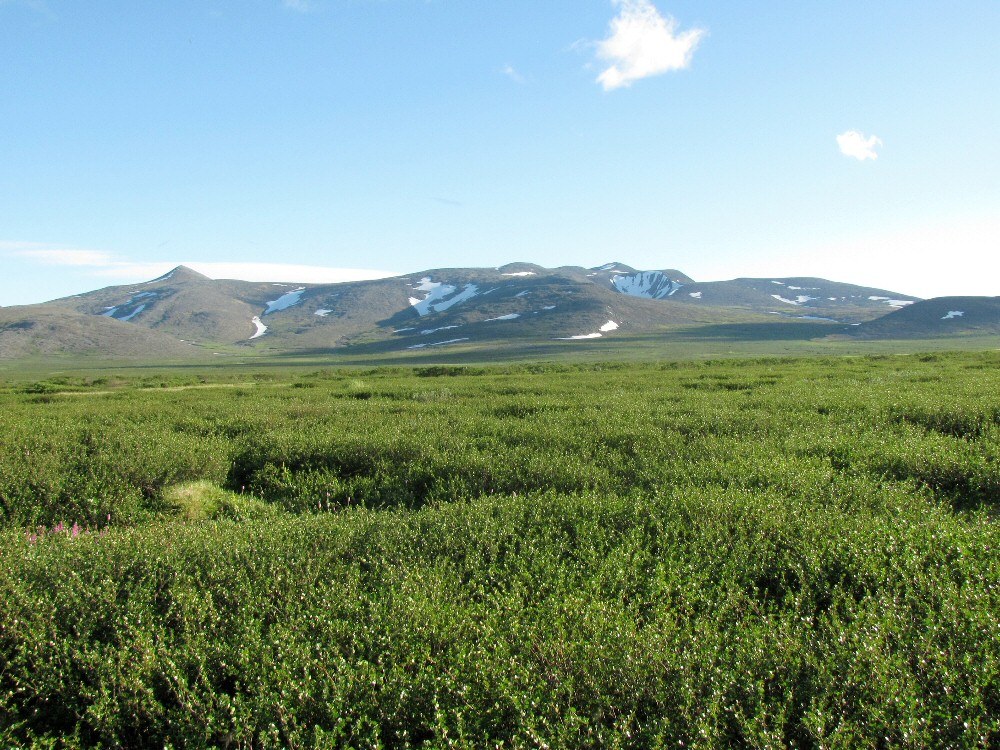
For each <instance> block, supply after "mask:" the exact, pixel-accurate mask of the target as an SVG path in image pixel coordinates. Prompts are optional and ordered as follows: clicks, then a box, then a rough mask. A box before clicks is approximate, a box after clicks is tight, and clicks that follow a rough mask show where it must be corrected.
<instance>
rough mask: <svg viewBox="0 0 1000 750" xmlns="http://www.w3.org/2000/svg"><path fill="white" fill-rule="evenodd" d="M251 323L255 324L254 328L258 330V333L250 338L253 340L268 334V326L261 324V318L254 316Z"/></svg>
mask: <svg viewBox="0 0 1000 750" xmlns="http://www.w3.org/2000/svg"><path fill="white" fill-rule="evenodd" d="M250 322H251V323H253V324H254V326H256V328H257V332H256V333H255V334H254V335H253V336H251V337H250V339H251V340H252V339H257V338H260V337H261V336H263V335H264V334H265V333H267V326H266V325H264V324H263V323H261V321H260V318H259V317H257V316H256V315H254V316H253V319H252V320H251V321H250Z"/></svg>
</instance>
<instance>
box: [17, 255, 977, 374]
mask: <svg viewBox="0 0 1000 750" xmlns="http://www.w3.org/2000/svg"><path fill="white" fill-rule="evenodd" d="M972 299H973V298H969V299H967V300H966V302H965V303H964V304H966V306H967V307H970V308H972V309H974V310H976V311H979V310H980V308H982V313H980V312H975V314H969V315H968V317H967V318H966V320H964V321H958V322H957V323H956V322H954V321H952V324H951V325H950V326H945V327H944V328H943V329H942V328H941V327H940V326H937V327H935V326H932V325H930V324H929V323H928V325H926V326H924V327H923V328H921V329H920V330H926V331H929V332H930V333H931V334H932V335H938V334H939V335H951V334H952V333H955V332H960V331H962V330H965V329H966V328H967V327H968V326H969V325H972V324H974V325H975V326H976V327H977V328H976V330H989V331H992V330H993V329H992V328H991V327H990V326H991V325H992V323H991V322H990V321H991V320H992V318H990V316H991V315H993V314H994V313H993V308H992V307H990V306H989V305H986V306H985V307H983V306H982V305H980V306H978V307H977V306H976V305H975V304H973V302H972V301H971V300H972ZM983 299H989V298H983ZM928 302H931V301H927V300H920V299H919V298H918V297H915V296H912V295H906V294H902V293H899V292H894V291H889V290H884V289H876V288H872V287H865V286H861V285H855V284H849V283H844V282H836V281H829V280H826V279H821V278H812V277H779V278H767V277H765V278H736V279H730V280H725V281H710V282H699V281H695V280H694V279H692V278H691V277H690V276H688V275H686V274H684V273H683V272H681V271H679V270H677V269H654V270H642V269H636V268H633V267H632V266H629V265H627V264H624V263H620V262H613V263H606V264H603V265H601V266H597V267H592V268H584V267H581V266H561V267H558V268H545V267H543V266H540V265H537V264H533V263H527V262H514V263H508V264H505V265H502V266H498V267H495V268H438V269H430V270H426V271H421V272H417V273H410V274H403V275H400V276H396V277H391V278H384V279H376V280H370V281H354V282H343V283H338V284H315V283H296V282H248V281H241V280H237V279H222V280H213V279H210V278H209V277H207V276H204V275H202V274H200V273H198V272H197V271H194V270H193V269H190V268H188V267H186V266H177V267H176V268H174V269H172V270H171V271H170V272H168V273H166V274H164V275H162V276H160V277H157V278H155V279H152V280H150V281H146V282H142V283H137V284H125V285H118V286H110V287H104V288H102V289H97V290H93V291H91V292H84V293H82V294H77V295H72V296H70V297H63V298H60V299H56V300H52V301H50V302H45V303H39V304H37V305H27V306H21V307H18V308H0V311H2V312H3V315H0V357H5V358H8V357H15V356H22V355H23V353H24V352H30V351H34V352H38V353H42V354H44V353H47V352H52V351H66V352H92V353H93V352H97V353H108V352H111V353H114V352H119V353H121V352H124V353H126V354H128V355H130V356H131V355H136V356H138V355H140V354H141V353H142V352H143V351H144V350H146V351H148V352H149V356H167V355H170V356H182V355H184V354H190V353H192V352H197V351H199V350H202V351H204V350H206V349H207V350H211V349H213V348H217V347H236V348H237V350H239V349H250V350H254V351H266V352H285V351H298V350H313V351H319V350H331V351H332V350H338V349H343V348H350V347H352V346H358V345H365V346H368V347H371V346H375V347H377V348H379V349H380V350H384V351H400V352H405V351H409V350H425V349H434V348H438V347H446V346H453V345H456V344H462V343H466V342H469V343H481V344H486V345H488V344H489V343H490V342H500V341H503V342H505V343H507V344H509V343H511V342H515V343H516V342H517V341H522V340H523V341H535V342H538V341H544V340H551V341H582V340H585V339H594V338H605V337H611V336H621V335H625V334H629V333H643V334H651V335H652V334H655V333H656V332H657V331H664V330H669V329H676V328H678V327H687V328H692V327H693V328H697V327H698V326H720V325H735V324H743V323H752V324H754V325H755V326H757V327H758V329H759V330H766V328H767V326H768V325H769V324H775V325H777V324H780V323H782V322H788V321H810V322H814V323H816V324H818V328H817V331H818V335H824V334H826V335H831V336H836V335H839V336H855V337H864V338H879V337H892V336H893V335H896V334H894V333H893V331H894V330H896V329H899V330H908V328H913V327H914V324H913V321H914V320H916V319H917V318H920V319H921V320H923V319H924V318H925V317H927V315H931V313H926V314H924V313H921V312H920V311H921V310H923V309H924V307H923V306H926V303H928ZM950 304H952V305H956V304H958V303H957V302H953V303H950ZM907 308H912V309H915V310H917V313H909V314H906V315H902V317H901V318H896V317H894V316H896V315H900V314H902V313H905V312H906V309H907ZM928 309H929V308H928ZM934 309H935V310H936V309H937V308H936V307H935V308H934ZM60 316H62V318H61V319H60ZM955 317H962V316H955ZM97 319H101V320H103V322H102V323H99V322H96V321H97ZM883 319H884V320H883ZM878 321H883V322H878ZM893 321H896V322H893ZM115 326H117V328H116V327H115ZM900 326H901V328H900ZM918 328H919V327H918ZM914 330H916V329H914ZM904 335H911V334H904ZM912 335H916V334H912ZM46 338H47V339H48V340H49V341H48V343H46V342H45V341H43V340H41V339H46Z"/></svg>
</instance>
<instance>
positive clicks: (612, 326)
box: [556, 320, 618, 341]
mask: <svg viewBox="0 0 1000 750" xmlns="http://www.w3.org/2000/svg"><path fill="white" fill-rule="evenodd" d="M617 330H618V324H617V323H615V321H613V320H609V321H608V322H607V323H605V324H604V325H602V326H601V331H600V332H597V331H595V332H594V333H583V334H580V335H579V336H560V337H558V338H557V339H556V341H582V340H583V339H599V338H601V337H603V336H604V334H605V333H610V332H611V331H617Z"/></svg>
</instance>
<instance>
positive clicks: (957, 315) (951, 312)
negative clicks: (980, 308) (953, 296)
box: [941, 310, 965, 320]
mask: <svg viewBox="0 0 1000 750" xmlns="http://www.w3.org/2000/svg"><path fill="white" fill-rule="evenodd" d="M963 315H965V312H964V311H962V310H949V311H948V314H947V315H945V316H944V317H943V318H941V320H954V319H955V318H961V317H962V316H963Z"/></svg>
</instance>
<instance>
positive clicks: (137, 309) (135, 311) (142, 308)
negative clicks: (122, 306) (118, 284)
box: [118, 303, 146, 323]
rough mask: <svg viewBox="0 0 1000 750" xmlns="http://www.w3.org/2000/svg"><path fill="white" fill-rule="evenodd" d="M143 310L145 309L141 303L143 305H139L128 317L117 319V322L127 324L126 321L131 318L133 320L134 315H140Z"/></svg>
mask: <svg viewBox="0 0 1000 750" xmlns="http://www.w3.org/2000/svg"><path fill="white" fill-rule="evenodd" d="M145 309H146V304H145V303H143V304H141V305H139V306H138V307H137V308H135V309H134V310H133V311H132V312H130V313H129V314H128V315H126V316H125V317H124V318H118V320H120V321H122V322H123V323H127V322H128V321H130V320H132V318H134V317H135V316H136V315H138V314H139V313H141V312H142V311H143V310H145Z"/></svg>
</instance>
